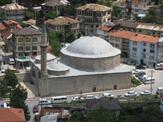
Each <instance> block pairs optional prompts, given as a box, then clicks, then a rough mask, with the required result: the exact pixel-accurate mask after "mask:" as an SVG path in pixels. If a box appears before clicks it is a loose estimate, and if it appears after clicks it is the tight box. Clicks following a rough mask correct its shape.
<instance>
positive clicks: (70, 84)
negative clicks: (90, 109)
mask: <svg viewBox="0 0 163 122" xmlns="http://www.w3.org/2000/svg"><path fill="white" fill-rule="evenodd" d="M130 76H131V72H123V73H106V74H104V73H103V74H92V75H80V76H65V77H49V78H48V79H46V80H40V81H39V89H40V90H39V94H40V96H52V95H66V94H78V93H79V94H80V93H84V92H92V91H104V90H113V89H126V88H130V87H131V83H130V79H129V77H130Z"/></svg>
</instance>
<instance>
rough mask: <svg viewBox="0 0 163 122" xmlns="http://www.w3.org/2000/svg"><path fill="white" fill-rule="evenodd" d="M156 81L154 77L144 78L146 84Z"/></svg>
mask: <svg viewBox="0 0 163 122" xmlns="http://www.w3.org/2000/svg"><path fill="white" fill-rule="evenodd" d="M154 82H155V78H154V77H146V78H144V79H143V83H144V84H150V83H154Z"/></svg>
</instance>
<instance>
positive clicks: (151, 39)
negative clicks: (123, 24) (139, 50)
mask: <svg viewBox="0 0 163 122" xmlns="http://www.w3.org/2000/svg"><path fill="white" fill-rule="evenodd" d="M108 35H109V36H114V37H118V38H125V39H129V40H131V41H137V42H148V43H157V42H158V40H159V37H156V36H149V35H144V34H137V33H134V32H130V31H116V32H111V33H109V34H108Z"/></svg>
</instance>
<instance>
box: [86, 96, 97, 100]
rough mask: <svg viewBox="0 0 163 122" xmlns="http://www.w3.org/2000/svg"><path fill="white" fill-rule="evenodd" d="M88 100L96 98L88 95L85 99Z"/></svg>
mask: <svg viewBox="0 0 163 122" xmlns="http://www.w3.org/2000/svg"><path fill="white" fill-rule="evenodd" d="M85 99H86V100H90V99H96V97H95V96H94V95H87V96H86V97H85Z"/></svg>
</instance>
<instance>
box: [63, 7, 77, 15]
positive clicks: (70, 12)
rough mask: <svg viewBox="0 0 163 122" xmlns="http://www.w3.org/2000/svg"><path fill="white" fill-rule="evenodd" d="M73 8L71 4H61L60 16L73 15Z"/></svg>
mask: <svg viewBox="0 0 163 122" xmlns="http://www.w3.org/2000/svg"><path fill="white" fill-rule="evenodd" d="M75 12H76V11H75V8H74V7H73V6H72V5H68V6H62V7H61V9H60V16H75V14H76V13H75Z"/></svg>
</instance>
